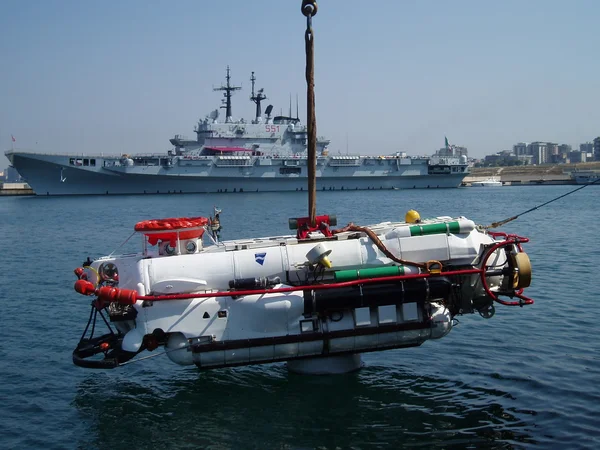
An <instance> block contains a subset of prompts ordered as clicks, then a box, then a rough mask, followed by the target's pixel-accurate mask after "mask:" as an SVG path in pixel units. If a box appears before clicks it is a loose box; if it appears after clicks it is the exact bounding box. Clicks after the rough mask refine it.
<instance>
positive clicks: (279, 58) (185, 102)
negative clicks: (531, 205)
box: [0, 0, 600, 167]
mask: <svg viewBox="0 0 600 450" xmlns="http://www.w3.org/2000/svg"><path fill="white" fill-rule="evenodd" d="M301 3H302V2H301V0H253V1H251V0H227V1H223V0H222V1H208V0H207V1H202V0H189V1H188V0H177V1H156V0H145V1H142V0H139V1H138V0H124V1H118V2H117V1H105V2H92V1H81V0H77V1H67V0H38V1H33V0H2V1H0V61H2V63H1V66H0V67H1V69H0V143H1V146H0V147H1V148H2V149H9V148H10V147H11V134H12V135H14V136H15V138H16V140H17V141H16V142H15V143H14V145H15V147H16V148H27V149H37V150H39V151H47V152H70V153H75V152H79V153H98V152H105V153H133V152H163V151H166V150H167V149H169V148H170V144H169V142H168V139H169V138H170V137H172V136H173V135H174V134H184V135H187V136H188V137H193V136H194V133H193V127H194V125H195V123H196V121H197V120H198V119H199V118H202V117H204V116H205V115H206V114H208V113H209V112H210V111H211V110H213V109H215V108H216V107H218V106H219V104H220V95H221V94H220V93H218V92H213V90H212V88H213V87H217V86H219V85H220V84H221V82H222V81H223V79H224V75H225V68H226V66H227V65H230V66H231V71H232V72H231V73H232V79H233V82H234V83H235V84H241V85H242V86H243V90H242V91H239V92H237V93H236V94H235V95H234V99H233V100H234V102H233V114H234V116H235V117H237V118H239V117H245V118H247V119H249V118H251V117H252V113H253V103H251V102H250V101H249V100H248V97H249V95H250V81H249V78H250V73H251V72H252V71H255V72H256V77H257V78H258V87H264V88H265V93H266V95H267V96H268V100H267V102H265V103H264V105H265V106H266V105H267V104H273V105H274V110H275V111H276V112H279V111H280V110H283V112H284V113H287V111H288V108H289V96H290V94H291V95H292V96H293V98H294V99H295V97H296V94H299V97H300V115H301V117H305V114H306V113H305V110H306V107H305V92H306V84H305V81H304V67H305V54H304V30H305V27H306V20H305V18H304V16H302V15H301V13H300V5H301ZM319 8H320V9H319V12H318V14H317V16H316V17H315V18H314V19H313V27H314V32H315V46H316V61H315V78H316V104H317V123H318V134H319V135H324V136H327V137H329V138H330V139H331V146H330V150H331V151H333V152H337V151H338V150H339V151H341V152H343V153H345V152H346V149H348V151H349V152H351V153H365V154H387V153H391V152H395V151H407V152H408V153H409V154H413V155H419V154H431V153H433V152H434V151H435V150H436V149H438V148H440V147H442V146H443V143H444V136H448V139H449V141H450V142H451V143H452V144H457V145H464V146H466V147H467V148H468V149H469V154H470V155H471V156H474V157H482V156H484V155H486V154H490V153H494V152H496V151H499V150H503V149H509V148H512V145H513V144H514V143H516V142H518V141H526V142H527V141H528V142H531V141H535V140H548V141H553V142H558V143H566V144H571V145H573V146H578V145H579V143H581V142H585V141H588V140H592V139H593V138H595V137H596V136H598V135H600V120H599V115H600V103H599V94H600V58H599V57H598V54H599V51H600V50H598V49H599V48H600V28H599V22H598V19H599V18H600V1H597V0H589V1H584V0H573V1H570V2H567V1H565V0H557V1H554V0H503V1H481V0H476V1H475V0H473V1H460V0H459V1H453V2H450V1H433V0H432V1H426V0H411V1H409V0H385V1H384V0H381V1H375V0H373V1H369V2H366V1H355V0H320V1H319ZM294 103H295V101H294ZM294 112H295V106H294ZM7 163H8V161H7V160H6V158H5V157H3V156H2V159H1V162H0V167H5V166H6V165H7Z"/></svg>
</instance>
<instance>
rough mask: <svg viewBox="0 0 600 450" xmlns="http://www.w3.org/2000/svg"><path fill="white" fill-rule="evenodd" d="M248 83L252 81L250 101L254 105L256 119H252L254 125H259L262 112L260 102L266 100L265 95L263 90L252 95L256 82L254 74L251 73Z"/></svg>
mask: <svg viewBox="0 0 600 450" xmlns="http://www.w3.org/2000/svg"><path fill="white" fill-rule="evenodd" d="M250 81H252V96H251V97H250V100H252V101H253V102H254V103H256V118H255V119H254V123H259V122H261V121H262V111H261V109H260V102H262V101H263V100H265V99H266V98H267V96H266V95H264V94H263V91H264V89H262V88H261V89H259V90H258V92H257V93H256V95H255V94H254V82H255V81H256V77H255V76H254V72H252V76H251V77H250Z"/></svg>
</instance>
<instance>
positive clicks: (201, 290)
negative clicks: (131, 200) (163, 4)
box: [73, 211, 533, 373]
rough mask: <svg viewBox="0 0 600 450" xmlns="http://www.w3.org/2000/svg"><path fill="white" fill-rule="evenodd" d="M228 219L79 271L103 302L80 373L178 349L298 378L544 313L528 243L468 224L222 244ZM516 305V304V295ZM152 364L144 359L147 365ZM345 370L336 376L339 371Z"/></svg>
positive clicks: (79, 285)
mask: <svg viewBox="0 0 600 450" xmlns="http://www.w3.org/2000/svg"><path fill="white" fill-rule="evenodd" d="M215 218H216V219H217V221H215V219H212V220H211V219H205V218H192V219H189V218H180V219H164V220H151V221H146V222H141V223H138V224H137V225H136V226H135V230H137V231H136V233H137V234H139V235H141V241H142V246H141V248H140V252H139V253H137V254H135V255H122V256H105V257H101V258H98V259H96V260H94V261H91V260H90V261H88V263H87V264H86V265H85V266H84V267H80V268H78V269H76V271H75V272H76V274H77V276H78V280H77V281H76V283H75V290H76V291H78V292H79V293H81V294H84V295H86V296H90V297H91V298H92V299H93V300H92V313H91V315H90V322H88V326H87V327H86V331H88V332H89V331H90V330H92V333H94V330H96V331H97V330H98V328H99V326H100V325H98V326H96V324H95V322H96V321H97V319H98V317H99V316H101V317H102V318H103V319H105V320H104V322H105V323H106V325H108V326H109V327H110V331H109V332H108V333H105V334H102V335H100V336H94V335H89V334H88V335H85V333H84V335H85V336H84V337H83V338H82V339H81V341H80V342H79V344H78V346H77V348H76V349H75V351H74V352H73V361H74V363H75V364H77V365H79V366H83V367H91V368H114V367H118V366H120V365H124V364H129V363H131V362H133V361H136V360H137V358H139V357H143V355H142V354H143V353H146V352H156V354H160V352H159V351H158V348H161V349H162V353H166V355H167V356H168V358H169V359H170V360H171V361H173V362H174V363H177V364H181V365H191V364H195V365H196V366H198V367H199V368H201V369H213V368H219V367H229V366H239V365H247V364H261V363H272V362H277V361H288V367H289V368H290V369H291V370H294V371H298V372H309V373H322V372H327V373H330V372H332V371H334V372H335V371H347V370H352V369H356V368H357V367H359V365H360V354H361V353H364V352H372V351H382V350H387V349H392V348H405V347H413V346H418V345H421V344H422V343H424V342H425V341H427V340H430V339H440V338H442V337H444V336H446V335H447V334H448V333H449V332H450V330H451V329H452V327H453V324H454V319H455V317H456V316H457V315H461V314H468V313H473V312H479V313H480V314H481V315H482V316H483V317H486V318H489V317H491V316H492V315H493V314H494V304H496V303H502V304H506V305H520V306H522V305H525V304H530V303H533V301H532V300H531V299H529V298H528V297H526V296H525V295H524V294H523V288H525V287H527V286H528V285H529V283H530V278H531V271H530V265H529V259H528V257H527V255H526V254H525V253H524V252H523V251H522V248H521V244H522V243H525V242H527V239H526V238H522V237H518V236H514V235H506V234H504V233H491V232H486V231H485V230H483V229H482V228H481V227H477V226H476V224H475V223H474V222H473V221H471V220H468V219H466V218H464V217H458V218H451V217H437V218H433V219H428V220H423V221H420V220H419V218H418V214H417V213H416V212H414V211H410V212H409V214H407V218H406V220H405V221H401V222H382V223H378V224H375V225H370V226H367V227H357V226H348V227H345V228H343V229H340V230H337V231H335V230H332V228H331V227H332V226H333V225H335V219H334V218H333V217H328V216H318V217H317V225H316V226H315V227H309V225H308V219H307V218H301V219H294V220H291V221H290V223H291V227H292V228H296V229H297V233H296V235H288V236H270V237H263V238H256V239H243V240H232V241H219V239H218V230H219V228H220V224H219V223H218V214H216V215H215ZM505 297H508V298H509V300H505V299H504V298H505ZM138 355H139V356H138ZM332 367H333V368H332Z"/></svg>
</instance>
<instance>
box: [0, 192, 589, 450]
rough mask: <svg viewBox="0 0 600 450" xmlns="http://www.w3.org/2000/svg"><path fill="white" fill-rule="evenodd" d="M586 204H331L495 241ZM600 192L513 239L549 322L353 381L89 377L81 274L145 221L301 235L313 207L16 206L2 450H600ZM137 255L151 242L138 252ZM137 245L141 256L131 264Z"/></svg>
mask: <svg viewBox="0 0 600 450" xmlns="http://www.w3.org/2000/svg"><path fill="white" fill-rule="evenodd" d="M572 189H573V187H569V186H536V187H504V188H499V189H498V188H496V189H486V188H465V189H455V190H431V191H429V190H424V191H412V190H411V191H366V192H364V191H361V192H323V193H322V192H319V193H318V194H317V195H318V198H317V200H318V211H319V212H320V213H331V214H337V216H338V221H339V224H340V225H343V224H345V223H347V222H349V221H354V222H355V223H359V224H368V223H374V222H378V221H383V220H397V219H400V218H402V217H403V216H404V213H405V212H406V210H408V209H412V208H414V209H417V210H419V211H420V212H421V215H422V216H424V217H431V216H439V215H451V216H456V215H465V216H467V217H469V218H471V219H473V220H475V221H476V222H478V223H482V224H487V223H491V222H492V221H496V220H500V219H504V218H507V217H510V216H513V215H515V214H518V213H521V212H523V211H525V210H527V209H529V208H532V207H534V206H536V205H539V204H541V203H544V202H546V201H548V200H550V199H552V198H555V197H557V196H559V195H562V194H564V193H566V192H568V191H570V190H572ZM599 199H600V188H599V187H596V186H592V187H589V188H586V189H583V190H581V191H579V192H576V193H574V194H573V195H570V196H568V197H566V198H564V199H561V200H558V201H556V202H554V203H551V204H549V205H547V206H545V207H543V208H541V209H539V210H536V211H534V212H532V213H529V214H526V215H524V216H522V217H520V218H519V219H518V220H516V221H514V222H512V223H510V224H508V225H506V226H505V227H504V228H503V229H504V231H509V232H517V233H519V234H521V235H525V236H528V237H530V238H531V243H530V244H527V247H526V249H527V250H528V253H529V255H530V257H531V260H532V264H533V269H534V274H533V286H532V287H531V288H530V289H528V295H530V296H531V297H533V298H534V299H535V300H536V303H535V305H533V306H529V307H525V308H518V307H517V308H515V307H513V308H511V307H502V306H498V308H497V310H496V315H495V316H494V317H493V318H492V319H490V320H484V319H483V318H481V317H479V316H478V315H470V316H464V317H460V318H459V320H460V324H459V326H458V327H456V328H455V329H454V330H453V331H452V333H450V334H449V335H448V336H447V337H445V338H444V339H442V340H440V341H431V342H426V343H425V344H424V345H423V346H421V347H418V348H411V349H403V350H392V351H387V352H383V353H371V354H367V355H364V357H363V359H364V362H365V367H364V368H362V369H361V370H360V371H358V372H356V373H352V374H347V375H339V376H300V375H294V374H289V373H288V372H287V370H286V368H285V365H284V364H272V365H264V366H250V367H243V368H236V369H222V370H216V371H209V372H199V371H197V370H196V369H194V368H182V367H179V366H176V365H174V364H172V363H170V361H169V360H168V359H167V358H165V357H160V358H155V359H151V360H148V361H144V362H140V363H136V364H132V365H129V366H127V367H123V368H120V369H117V370H114V371H92V370H89V369H87V370H86V369H81V368H78V367H75V366H73V365H72V363H71V351H72V349H73V347H74V346H75V345H76V343H77V341H78V339H79V336H80V334H81V332H82V331H83V326H84V325H85V322H86V320H87V315H88V312H89V305H88V302H87V300H85V299H83V298H82V297H81V296H79V295H77V294H76V293H75V292H74V291H73V287H72V286H73V282H74V279H75V278H74V275H73V273H72V270H73V269H74V268H75V267H77V266H79V265H81V262H82V261H83V260H84V259H85V258H86V257H87V256H88V255H91V256H92V257H96V256H100V255H103V254H108V253H110V252H111V251H112V250H114V249H115V248H116V247H118V245H119V244H120V243H121V242H123V241H124V240H125V239H127V237H128V236H129V235H130V234H131V231H132V228H133V224H134V223H135V222H137V221H139V220H143V219H148V218H156V217H169V216H171V217H172V216H190V215H208V214H210V212H211V211H212V207H213V205H215V204H216V205H218V206H219V207H221V208H222V209H223V214H222V222H223V226H224V229H223V233H224V235H223V237H224V238H225V239H230V238H237V237H251V236H257V235H260V236H266V235H273V234H285V233H288V232H289V231H288V230H287V229H286V227H287V218H288V217H297V216H303V215H306V214H305V212H306V193H300V192H299V193H286V194H268V193H244V194H218V195H183V196H147V197H146V196H123V197H86V198H0V231H1V234H0V235H1V236H3V238H4V241H3V246H2V252H1V253H0V268H1V271H0V379H1V380H2V382H1V383H0V399H1V401H0V447H3V448H39V447H44V448H84V447H85V448H132V447H133V448H160V447H163V448H214V449H222V448H292V449H307V448H327V449H329V448H357V449H362V448H399V447H407V448H412V447H418V448H440V449H441V448H444V449H447V448H569V449H572V448H599V447H600V433H599V431H598V425H599V419H598V416H597V413H598V411H599V407H598V405H599V404H600V387H599V381H600V356H599V355H600V343H599V339H598V334H599V333H598V332H599V331H600V326H599V325H598V320H597V317H596V315H595V306H596V302H597V293H596V285H595V282H594V279H595V277H596V276H597V275H596V272H597V268H598V267H599V266H600V246H599V245H598V238H597V235H598V232H600V225H599V224H600V210H599V208H598V207H597V204H598V201H599ZM135 244H136V245H137V244H138V242H135ZM130 245H132V243H131V242H129V243H128V244H126V245H125V247H128V246H130Z"/></svg>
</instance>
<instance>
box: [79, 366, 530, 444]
mask: <svg viewBox="0 0 600 450" xmlns="http://www.w3.org/2000/svg"><path fill="white" fill-rule="evenodd" d="M107 381H108V379H103V378H102V377H100V378H99V377H96V376H92V375H90V376H89V377H87V378H86V380H85V381H84V382H82V383H80V385H79V386H78V389H77V394H76V397H75V399H74V406H75V407H76V408H77V411H78V414H79V416H80V418H81V419H82V420H83V421H84V422H87V423H88V424H89V428H90V429H89V435H88V436H85V437H83V438H82V440H81V442H80V443H79V445H80V446H81V447H84V446H85V447H89V446H93V447H98V448H125V447H131V446H134V447H137V448H146V447H161V446H166V447H168V448H212V449H221V448H384V447H396V448H398V447H400V446H410V447H425V448H452V447H457V448H464V447H468V446H475V447H481V446H485V447H486V448H513V447H521V446H522V445H525V444H528V443H529V444H531V443H534V441H533V439H532V437H531V436H530V435H529V433H528V430H527V427H528V426H529V425H530V424H527V423H526V422H525V421H524V419H523V416H524V414H520V413H518V412H516V411H511V409H510V408H506V407H505V406H503V404H504V403H506V401H510V398H509V395H508V394H507V393H504V392H501V391H498V390H490V389H480V388H474V387H470V386H467V385H464V384H463V383H460V382H457V381H454V380H450V379H443V378H432V377H423V376H418V375H416V374H415V373H411V372H408V371H403V370H402V369H390V368H388V367H377V366H370V367H365V368H363V369H362V370H360V371H359V372H356V373H352V374H347V375H339V376H326V377H316V376H302V375H295V374H289V373H288V372H287V370H286V369H285V367H284V366H283V365H272V366H261V367H251V368H237V369H224V370H219V371H212V372H197V371H195V370H193V369H192V370H185V371H181V372H175V376H174V377H172V378H167V377H165V376H162V377H159V378H158V379H157V378H156V372H153V373H148V374H142V376H141V377H137V379H135V380H134V379H132V378H125V377H124V376H123V377H122V378H121V379H120V380H119V381H116V380H112V382H107Z"/></svg>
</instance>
